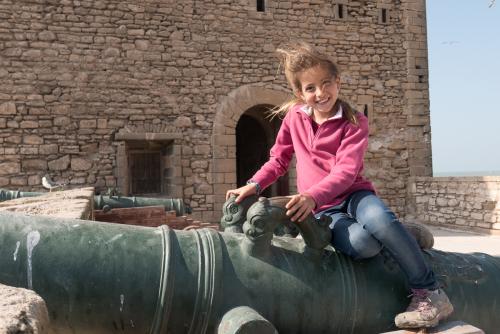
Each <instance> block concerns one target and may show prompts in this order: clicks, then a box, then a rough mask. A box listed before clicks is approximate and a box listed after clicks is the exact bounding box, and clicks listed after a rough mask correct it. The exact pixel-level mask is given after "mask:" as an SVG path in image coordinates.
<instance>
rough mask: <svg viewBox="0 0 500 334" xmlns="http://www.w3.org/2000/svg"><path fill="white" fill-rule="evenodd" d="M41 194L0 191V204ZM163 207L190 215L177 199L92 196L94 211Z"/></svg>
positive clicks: (177, 213) (180, 213)
mask: <svg viewBox="0 0 500 334" xmlns="http://www.w3.org/2000/svg"><path fill="white" fill-rule="evenodd" d="M43 194H45V193H43V192H30V191H17V190H7V189H0V202H3V201H8V200H11V199H16V198H22V197H36V196H41V195H43ZM155 205H158V206H163V207H164V208H165V211H171V210H172V211H175V213H176V215H177V216H182V215H184V214H185V213H190V211H191V208H189V207H186V205H185V204H184V202H183V201H182V199H179V198H156V197H138V196H130V197H127V196H106V195H95V196H94V209H96V210H103V209H104V210H108V209H114V208H135V207H143V206H155Z"/></svg>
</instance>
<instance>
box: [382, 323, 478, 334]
mask: <svg viewBox="0 0 500 334" xmlns="http://www.w3.org/2000/svg"><path fill="white" fill-rule="evenodd" d="M381 334H485V333H484V332H483V331H482V330H481V329H479V328H476V327H474V326H472V325H469V324H466V323H465V322H463V321H451V322H447V323H444V324H441V325H439V326H437V327H434V328H429V329H415V330H398V331H393V332H385V333H381Z"/></svg>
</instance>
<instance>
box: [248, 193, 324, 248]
mask: <svg viewBox="0 0 500 334" xmlns="http://www.w3.org/2000/svg"><path fill="white" fill-rule="evenodd" d="M289 200H290V198H289V197H272V198H265V197H260V198H259V199H258V201H257V202H256V203H254V204H252V206H251V207H250V208H249V209H248V212H247V219H246V221H245V223H244V224H243V232H244V233H245V235H246V236H247V240H248V241H250V244H248V243H247V246H250V247H247V248H248V250H249V252H251V253H254V254H257V253H259V252H263V251H265V250H266V249H267V248H269V245H270V244H271V240H272V238H273V232H274V230H275V229H276V227H278V226H279V225H280V224H293V225H295V226H296V227H297V228H298V230H299V233H300V234H301V235H302V238H303V239H304V243H305V244H306V251H308V252H311V251H312V252H313V253H317V252H318V251H321V250H322V249H323V248H324V247H325V246H327V245H328V244H329V243H330V240H331V231H330V229H329V227H328V225H329V224H330V222H331V219H330V218H329V217H327V216H324V217H322V218H320V219H316V218H314V217H313V216H312V215H309V216H308V217H307V218H306V219H305V220H304V221H302V222H300V223H299V222H292V221H291V220H290V217H288V216H287V215H286V211H287V209H286V208H285V205H286V203H287V202H288V201H289Z"/></svg>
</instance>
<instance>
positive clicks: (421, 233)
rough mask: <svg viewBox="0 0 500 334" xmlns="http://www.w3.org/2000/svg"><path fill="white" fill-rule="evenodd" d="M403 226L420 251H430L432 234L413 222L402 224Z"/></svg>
mask: <svg viewBox="0 0 500 334" xmlns="http://www.w3.org/2000/svg"><path fill="white" fill-rule="evenodd" d="M403 226H404V227H405V228H406V230H407V231H408V232H410V234H411V235H412V236H413V237H414V238H415V240H417V243H418V245H419V246H420V248H422V249H431V248H432V246H434V236H433V235H432V232H431V231H430V230H429V229H428V228H427V227H426V226H425V225H423V224H419V223H415V222H406V223H403Z"/></svg>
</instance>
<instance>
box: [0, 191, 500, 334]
mask: <svg viewBox="0 0 500 334" xmlns="http://www.w3.org/2000/svg"><path fill="white" fill-rule="evenodd" d="M271 204H272V203H271ZM266 205H269V201H267V202H266V201H258V202H257V203H255V204H254V206H256V207H255V208H254V207H253V206H252V208H251V209H250V210H249V218H247V222H248V225H247V226H245V227H244V230H246V232H247V233H246V234H242V233H219V232H216V231H214V230H210V229H201V230H190V231H174V230H171V229H169V228H168V227H166V226H161V227H158V228H150V227H140V226H129V225H121V224H110V223H100V222H93V221H85V220H77V219H56V218H51V217H42V216H26V215H21V214H16V213H9V212H0V282H1V283H3V284H8V285H12V286H18V287H26V288H30V289H33V290H34V291H36V292H37V293H38V294H39V295H40V296H42V297H43V298H44V300H45V302H46V304H47V308H48V310H49V316H50V319H51V322H52V325H53V327H54V331H55V332H57V333H94V334H99V333H115V332H118V331H119V332H124V333H141V334H143V333H176V334H177V333H196V334H198V333H219V334H223V333H224V334H228V333H236V332H237V328H242V326H244V324H245V323H247V322H249V321H250V322H251V321H255V322H258V324H259V326H260V327H259V328H263V330H262V331H261V332H259V333H273V331H274V328H275V329H276V330H277V331H278V332H280V333H355V334H374V333H379V332H384V331H388V330H390V329H391V328H392V327H393V318H394V315H395V314H396V313H398V312H401V311H402V310H404V308H405V307H406V306H407V303H408V300H407V298H406V296H407V287H406V286H405V278H404V277H403V275H402V273H401V271H400V270H399V268H398V267H397V265H396V264H395V263H394V262H393V261H391V260H390V259H389V258H385V257H384V256H382V255H379V256H376V257H374V258H372V259H370V260H365V261H360V262H354V261H352V260H351V259H350V258H348V257H346V256H344V255H342V254H340V253H337V252H335V251H334V250H333V248H331V246H327V247H326V248H324V249H320V250H317V249H315V247H319V246H318V245H320V244H318V243H316V242H315V241H314V240H313V241H311V240H310V239H314V238H316V237H314V235H316V234H315V233H312V234H307V233H306V232H303V233H304V234H303V238H304V239H308V240H305V241H304V240H300V239H293V238H285V237H274V238H272V239H270V238H269V235H268V234H266V233H269V231H268V230H266V229H265V228H263V226H262V225H261V223H262V221H261V219H260V218H259V217H261V216H259V215H262V213H263V212H268V213H270V214H271V215H272V214H273V213H272V212H271V211H272V209H269V208H268V207H266ZM259 206H260V207H259ZM250 215H253V216H250ZM249 231H253V232H251V233H250V232H249ZM271 233H272V231H271ZM301 233H302V232H301ZM262 235H264V237H262ZM262 240H264V241H262ZM315 240H316V241H317V240H321V238H319V239H317V238H316V239H315ZM308 248H310V249H315V251H314V252H312V253H310V254H313V255H314V256H312V257H311V256H305V255H307V254H308V252H307V249H308ZM425 256H426V258H427V260H428V261H429V263H430V265H431V266H432V268H433V269H434V270H435V271H436V274H437V275H438V277H439V278H440V280H441V282H442V283H443V285H444V286H445V289H446V291H447V293H448V295H449V297H450V299H451V300H452V302H453V304H454V305H455V313H454V314H453V318H454V319H460V320H463V321H467V322H469V323H471V324H473V325H476V326H478V327H480V328H482V329H483V330H485V331H486V332H487V333H494V332H495V331H496V330H497V328H498V327H499V325H500V320H498V318H497V317H496V316H494V315H495V314H498V313H499V312H500V292H499V289H498V286H499V285H500V260H499V259H498V258H496V257H492V256H489V255H485V254H457V253H445V252H440V251H426V252H425ZM266 321H267V322H266ZM235 323H236V325H235ZM273 326H274V327H273ZM235 327H236V329H235ZM256 328H257V327H256ZM240 333H241V332H240ZM244 333H253V332H244Z"/></svg>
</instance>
